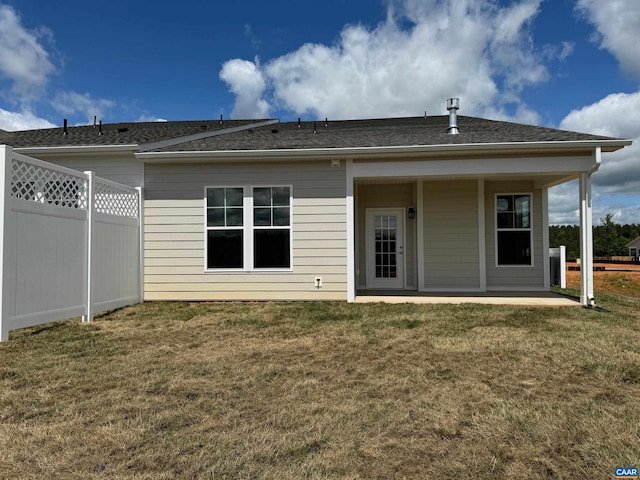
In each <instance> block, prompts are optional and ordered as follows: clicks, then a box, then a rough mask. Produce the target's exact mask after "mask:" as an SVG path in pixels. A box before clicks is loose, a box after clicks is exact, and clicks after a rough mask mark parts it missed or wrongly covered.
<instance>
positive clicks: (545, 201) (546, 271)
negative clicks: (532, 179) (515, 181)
mask: <svg viewBox="0 0 640 480" xmlns="http://www.w3.org/2000/svg"><path fill="white" fill-rule="evenodd" d="M541 196H542V269H543V270H542V271H543V277H544V282H543V287H544V289H545V290H551V261H550V259H549V189H547V188H543V189H542V191H541Z"/></svg>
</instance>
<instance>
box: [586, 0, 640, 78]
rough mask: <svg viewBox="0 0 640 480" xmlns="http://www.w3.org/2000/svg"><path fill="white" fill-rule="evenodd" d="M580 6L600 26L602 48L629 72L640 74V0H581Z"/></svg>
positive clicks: (596, 25)
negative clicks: (639, 46)
mask: <svg viewBox="0 0 640 480" xmlns="http://www.w3.org/2000/svg"><path fill="white" fill-rule="evenodd" d="M577 7H578V10H579V11H580V12H582V13H583V14H585V15H586V17H587V18H588V20H589V21H590V22H591V23H592V24H593V25H594V26H595V27H596V29H597V31H598V35H597V41H598V43H599V44H600V47H601V48H604V49H606V50H608V51H609V52H611V53H612V54H613V55H614V56H615V57H616V58H617V59H618V61H619V62H620V67H621V68H622V70H623V71H624V72H625V73H627V74H629V75H632V76H635V77H640V48H638V41H639V40H640V2H639V1H638V0H578V3H577Z"/></svg>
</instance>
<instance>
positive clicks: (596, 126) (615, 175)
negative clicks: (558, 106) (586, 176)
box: [560, 92, 640, 193]
mask: <svg viewBox="0 0 640 480" xmlns="http://www.w3.org/2000/svg"><path fill="white" fill-rule="evenodd" d="M560 128H563V129H566V130H575V131H579V132H587V133H594V134H598V135H608V136H612V137H621V138H626V139H630V140H633V142H634V143H633V145H632V146H630V147H626V148H624V149H622V150H620V151H618V152H614V153H605V154H603V159H602V166H601V167H600V170H599V171H598V173H597V174H595V175H594V176H593V183H594V185H596V186H598V187H599V189H600V190H601V191H602V192H607V193H621V192H640V92H636V93H631V94H626V93H614V94H611V95H609V96H607V97H605V98H603V99H602V100H600V101H598V102H596V103H594V104H592V105H589V106H586V107H583V108H581V109H580V110H574V111H572V112H571V113H569V115H567V116H566V117H565V118H564V120H562V123H561V124H560Z"/></svg>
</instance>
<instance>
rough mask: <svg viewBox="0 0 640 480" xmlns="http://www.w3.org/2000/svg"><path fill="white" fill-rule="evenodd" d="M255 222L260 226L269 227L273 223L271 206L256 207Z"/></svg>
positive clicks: (254, 212) (254, 211) (254, 210)
mask: <svg viewBox="0 0 640 480" xmlns="http://www.w3.org/2000/svg"><path fill="white" fill-rule="evenodd" d="M253 224H254V225H256V226H258V227H268V226H270V225H271V209H270V208H254V209H253Z"/></svg>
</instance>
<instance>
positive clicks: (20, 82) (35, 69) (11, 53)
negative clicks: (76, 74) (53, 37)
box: [0, 5, 55, 104]
mask: <svg viewBox="0 0 640 480" xmlns="http://www.w3.org/2000/svg"><path fill="white" fill-rule="evenodd" d="M48 35H50V32H48V31H47V30H45V29H43V28H41V29H40V30H39V31H33V30H27V29H26V28H25V27H24V26H23V25H22V23H21V19H20V17H19V16H18V14H17V12H16V11H15V10H14V9H13V8H11V7H10V6H8V5H0V78H2V77H4V78H6V79H8V80H9V81H10V82H11V83H12V87H11V94H10V95H9V97H10V99H11V100H12V101H15V102H16V103H22V104H28V103H29V102H31V101H32V100H34V99H35V98H37V97H38V96H39V95H40V94H41V93H42V92H43V90H44V87H45V86H46V84H47V81H48V78H49V76H50V75H51V74H52V73H53V71H54V69H55V67H54V65H53V63H52V62H51V60H50V58H49V53H48V52H47V51H46V50H45V48H44V47H43V46H42V43H41V39H42V38H44V37H47V36H48Z"/></svg>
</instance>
